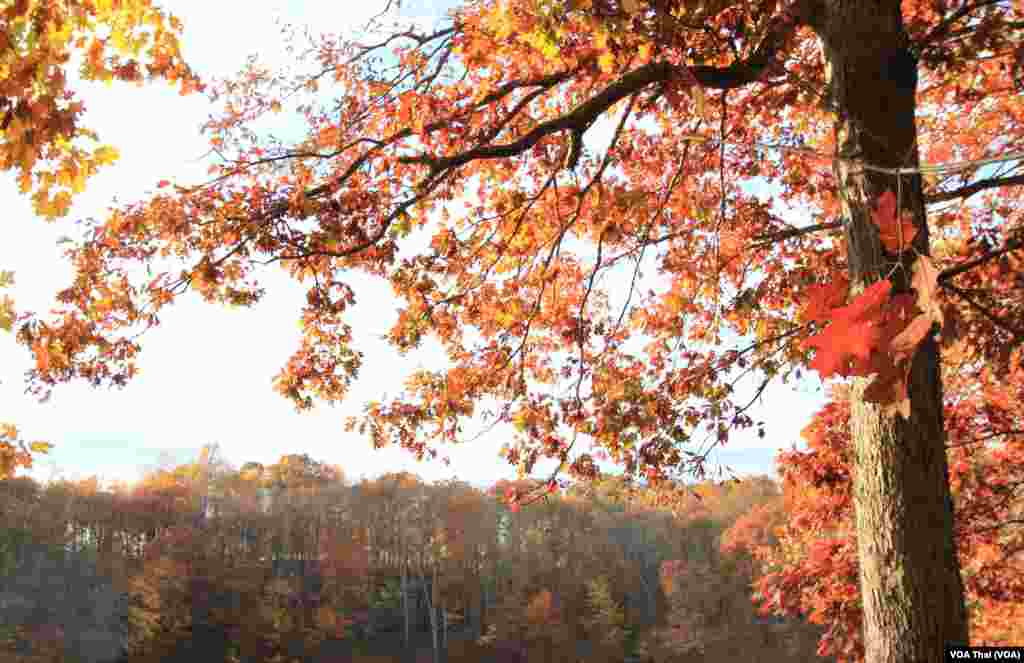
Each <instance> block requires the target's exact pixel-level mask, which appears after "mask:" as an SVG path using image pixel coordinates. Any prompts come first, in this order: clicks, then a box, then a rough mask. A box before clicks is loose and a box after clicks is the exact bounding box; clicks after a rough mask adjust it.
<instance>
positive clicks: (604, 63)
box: [597, 51, 615, 74]
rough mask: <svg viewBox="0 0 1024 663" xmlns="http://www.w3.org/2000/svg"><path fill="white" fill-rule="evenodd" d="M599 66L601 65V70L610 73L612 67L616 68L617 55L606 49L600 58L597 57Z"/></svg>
mask: <svg viewBox="0 0 1024 663" xmlns="http://www.w3.org/2000/svg"><path fill="white" fill-rule="evenodd" d="M597 66H598V67H600V68H601V71H603V72H604V73H606V74H610V73H611V71H612V69H614V68H615V56H614V55H612V54H611V53H609V52H608V51H605V52H604V53H602V54H601V56H600V57H599V58H597Z"/></svg>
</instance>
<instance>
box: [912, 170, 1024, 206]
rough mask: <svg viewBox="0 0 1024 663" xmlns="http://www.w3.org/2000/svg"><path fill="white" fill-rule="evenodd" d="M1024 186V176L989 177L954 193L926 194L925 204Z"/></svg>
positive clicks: (955, 190)
mask: <svg viewBox="0 0 1024 663" xmlns="http://www.w3.org/2000/svg"><path fill="white" fill-rule="evenodd" d="M1021 185H1024V175H1012V176H1010V177H989V178H987V179H984V180H978V181H977V182H972V183H971V184H968V185H966V186H962V187H960V188H959V189H953V190H952V191H940V192H938V193H932V194H926V195H925V202H927V203H941V202H945V201H947V200H954V199H956V198H967V197H969V196H973V195H974V194H976V193H978V192H979V191H984V190H985V189H995V188H998V187H1003V186H1021Z"/></svg>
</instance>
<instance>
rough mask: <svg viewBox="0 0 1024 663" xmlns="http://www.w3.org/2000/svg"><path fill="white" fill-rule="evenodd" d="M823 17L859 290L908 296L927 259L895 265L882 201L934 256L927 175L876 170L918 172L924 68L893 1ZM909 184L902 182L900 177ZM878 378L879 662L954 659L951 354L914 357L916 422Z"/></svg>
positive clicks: (868, 473)
mask: <svg viewBox="0 0 1024 663" xmlns="http://www.w3.org/2000/svg"><path fill="white" fill-rule="evenodd" d="M824 6H825V7H826V11H824V12H823V15H822V16H820V17H816V18H815V19H812V22H813V23H814V25H813V27H814V29H815V32H816V33H817V35H818V37H819V39H820V40H821V43H822V49H823V54H824V57H825V62H826V67H827V73H828V77H829V81H830V90H829V92H830V97H831V103H832V104H833V105H834V107H833V110H834V111H835V113H836V122H837V129H838V134H837V138H838V140H837V145H838V148H839V151H840V155H841V156H844V157H851V158H856V159H857V160H858V162H859V163H851V162H849V161H838V160H837V161H836V162H834V163H835V164H836V165H835V175H836V184H837V188H838V191H839V194H840V197H841V199H842V208H843V214H844V218H845V220H846V223H847V226H846V239H847V248H848V258H849V270H850V276H851V282H852V283H853V287H854V289H855V290H856V291H859V290H861V289H863V288H864V287H865V286H866V285H867V284H869V283H870V282H872V281H874V280H875V279H877V278H878V277H879V274H881V275H882V276H883V277H884V276H888V275H891V278H892V280H893V293H898V292H908V291H909V289H910V278H909V276H910V273H911V272H910V269H911V266H912V264H913V260H914V256H915V252H914V251H909V252H908V253H909V256H908V257H907V258H906V259H905V261H904V264H903V265H902V267H901V266H899V265H894V264H893V262H892V259H888V260H887V259H886V258H885V257H884V256H883V254H882V250H881V247H880V243H879V240H878V234H877V231H876V227H875V226H874V224H873V222H872V221H871V212H872V204H873V202H874V201H876V200H877V199H878V197H879V195H880V194H882V193H883V192H884V191H887V190H888V191H893V192H894V193H897V194H898V197H899V199H900V200H899V207H900V209H901V210H902V211H907V212H911V213H912V214H913V218H914V224H915V225H916V226H917V227H918V228H919V232H918V234H917V235H916V237H915V240H914V243H913V248H914V249H916V252H917V254H920V255H928V232H927V224H926V223H925V207H924V199H923V196H922V185H921V176H920V175H919V174H917V173H912V174H899V175H897V174H895V173H887V172H880V171H876V170H870V169H867V168H865V167H864V166H863V164H865V163H866V164H873V165H877V166H882V167H885V168H899V167H909V168H915V167H917V165H918V147H917V142H916V140H917V136H916V125H915V119H914V113H915V103H916V102H915V90H916V86H917V62H916V60H915V59H914V57H913V56H912V54H911V52H910V51H909V50H908V38H907V35H906V32H905V30H904V26H903V23H902V17H901V15H900V3H899V2H895V1H893V0H825V2H824ZM897 178H898V179H897ZM868 382H869V380H867V379H864V378H858V379H856V380H855V382H854V385H853V387H852V390H851V399H852V400H851V407H852V416H851V435H852V444H853V449H854V452H855V468H856V471H855V478H854V504H855V507H856V527H857V541H858V555H859V562H860V583H861V594H862V599H863V609H864V642H865V648H866V657H865V660H866V661H867V663H883V662H884V663H912V662H914V663H918V662H920V663H924V662H926V661H939V660H942V657H943V656H944V654H943V647H944V645H945V644H946V643H948V642H966V641H967V616H966V611H965V607H964V593H963V584H962V581H961V578H960V565H959V561H958V559H957V553H956V546H955V543H954V539H953V502H952V497H951V495H950V490H949V477H948V466H947V461H946V450H945V432H944V427H943V414H942V384H941V379H940V371H939V352H938V347H937V345H936V343H935V342H934V340H932V339H929V340H928V341H927V342H926V343H924V344H923V345H922V346H921V347H920V348H919V349H918V351H917V354H916V355H915V356H914V358H913V361H912V365H911V372H910V379H909V384H908V394H909V397H910V410H911V411H910V419H909V420H906V419H903V417H902V416H900V415H898V414H895V415H888V414H886V413H885V412H884V411H883V410H882V408H881V407H879V406H878V405H875V404H873V403H869V402H866V400H865V399H864V390H865V388H866V386H867V384H868Z"/></svg>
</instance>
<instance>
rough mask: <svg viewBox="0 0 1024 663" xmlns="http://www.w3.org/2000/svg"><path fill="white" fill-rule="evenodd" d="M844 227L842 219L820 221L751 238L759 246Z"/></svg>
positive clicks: (755, 245)
mask: <svg viewBox="0 0 1024 663" xmlns="http://www.w3.org/2000/svg"><path fill="white" fill-rule="evenodd" d="M842 227H843V222H842V221H833V222H831V223H818V224H815V225H813V226H805V227H803V228H788V229H786V230H780V231H779V232H777V233H768V234H765V235H755V236H754V237H752V238H751V239H755V240H757V244H754V248H756V247H758V246H764V245H766V244H774V243H775V242H781V241H782V240H784V239H792V238H794V237H800V236H801V235H808V234H810V233H815V232H818V231H820V230H833V229H835V228H842Z"/></svg>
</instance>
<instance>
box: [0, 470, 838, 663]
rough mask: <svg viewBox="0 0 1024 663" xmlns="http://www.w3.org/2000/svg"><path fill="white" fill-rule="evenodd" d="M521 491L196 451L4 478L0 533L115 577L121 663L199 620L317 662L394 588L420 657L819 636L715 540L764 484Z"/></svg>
mask: <svg viewBox="0 0 1024 663" xmlns="http://www.w3.org/2000/svg"><path fill="white" fill-rule="evenodd" d="M534 487H536V485H535V484H532V483H531V482H529V481H521V482H499V483H498V484H496V485H494V486H492V487H491V488H490V489H489V490H480V489H478V488H475V487H473V486H471V485H469V484H467V483H464V482H459V481H445V482H438V483H433V484H428V483H425V482H423V481H421V480H420V479H419V478H418V477H416V476H414V475H411V474H406V473H397V474H388V475H384V476H382V477H380V478H378V479H375V480H364V481H361V482H358V483H352V482H349V481H347V480H346V478H345V475H344V472H343V471H342V469H341V468H339V467H336V466H330V465H327V464H324V463H320V462H317V461H314V460H313V459H311V458H310V457H309V456H307V455H296V454H293V455H287V456H283V457H282V458H281V459H280V460H279V461H278V462H277V463H275V464H273V465H270V466H266V467H264V466H261V465H259V464H256V463H247V464H245V465H243V466H242V467H241V468H238V469H235V468H232V467H229V466H227V465H226V464H223V463H220V462H218V461H216V460H215V459H212V460H211V459H210V458H204V459H203V462H196V463H189V464H185V465H180V466H177V467H171V468H163V469H159V470H155V471H153V472H150V473H148V474H147V475H146V476H144V477H142V478H141V480H140V481H138V482H137V483H135V484H134V485H131V486H115V487H114V488H113V490H110V491H102V490H100V489H99V487H98V484H97V482H96V480H95V479H93V480H87V481H78V482H72V481H57V482H52V483H50V484H48V485H46V486H40V485H38V484H36V483H34V482H33V481H31V480H30V479H26V478H17V479H11V480H7V481H4V482H2V484H0V499H2V500H3V509H4V511H5V513H8V514H11V515H10V517H9V518H8V519H7V521H6V523H5V524H6V526H7V528H8V530H9V531H20V532H28V533H30V535H31V538H32V539H33V540H36V541H46V542H49V543H52V544H53V545H55V546H63V547H65V548H66V549H68V550H72V551H75V552H77V553H81V552H87V553H90V554H93V555H95V556H96V558H97V559H98V560H100V563H101V564H102V565H103V568H105V569H107V570H108V571H109V572H110V573H111V574H113V575H115V576H116V577H118V578H123V579H124V580H125V581H126V582H125V587H126V591H127V592H128V594H129V599H130V600H129V606H130V607H129V626H130V628H129V637H128V642H127V649H128V652H127V653H128V654H129V656H130V658H131V660H132V661H149V660H152V661H157V660H171V659H172V658H173V657H174V656H175V655H176V652H180V650H181V646H182V642H183V641H185V640H189V641H193V642H194V641H196V639H197V638H199V637H200V636H199V629H200V628H202V629H208V628H210V627H211V626H218V627H220V628H221V629H222V630H223V631H224V632H226V633H228V634H229V640H230V645H229V646H228V652H227V656H226V658H227V659H228V660H237V661H241V660H247V659H248V660H261V661H281V662H284V661H291V660H304V659H305V658H306V657H311V658H310V659H309V660H316V653H317V651H318V650H319V649H321V648H322V647H323V646H324V643H325V642H327V641H329V640H338V639H348V640H350V641H351V640H353V639H354V638H355V636H356V635H357V634H359V633H366V632H367V631H368V630H372V628H370V629H368V628H366V627H367V626H372V625H367V624H365V623H363V622H364V621H365V620H367V619H369V618H370V617H369V616H370V615H372V614H374V612H373V610H374V609H375V608H379V607H380V606H381V605H382V596H383V594H384V593H385V592H386V589H387V588H395V586H396V585H397V586H399V587H405V588H407V589H408V588H412V587H419V588H421V589H422V588H428V589H427V591H426V592H425V595H424V596H423V597H422V598H423V599H424V600H425V602H426V604H427V608H428V610H427V614H428V615H429V619H428V628H429V632H430V636H429V640H430V642H431V643H432V648H433V649H434V653H435V656H436V660H442V659H446V660H449V661H455V660H467V661H468V660H473V661H476V660H492V659H494V660H497V659H498V658H501V657H505V658H504V660H517V659H522V660H530V661H545V660H551V661H556V660H557V661H567V660H568V661H572V660H576V658H577V657H578V656H580V655H581V652H585V656H586V657H587V660H609V661H612V660H614V661H622V660H624V658H625V659H627V660H628V657H633V659H632V660H656V661H670V660H686V659H687V658H693V657H698V658H700V657H704V656H715V657H716V659H717V657H718V656H733V655H752V654H753V653H755V652H756V653H757V656H758V659H759V660H772V659H773V658H774V659H777V660H789V661H791V660H799V659H806V660H811V659H813V658H814V657H815V656H814V650H815V643H816V640H817V638H818V637H819V635H820V629H817V628H815V627H812V626H810V625H808V624H805V623H803V622H801V621H799V620H793V621H792V622H786V623H782V624H778V625H766V624H765V620H764V619H762V618H759V616H758V615H757V614H756V612H755V608H754V606H753V605H752V604H751V589H750V587H751V583H752V582H753V581H754V580H756V578H757V576H758V573H759V570H758V564H757V563H756V562H755V561H754V559H753V557H751V555H750V554H749V553H748V552H747V551H746V549H745V548H743V547H742V546H739V547H738V546H736V545H733V546H732V547H731V548H730V549H729V552H723V550H722V547H721V542H722V540H723V537H722V535H723V534H724V533H726V532H727V531H728V530H729V528H730V526H731V525H732V524H733V523H735V522H736V521H737V519H740V518H741V516H745V515H747V514H750V513H751V512H752V510H755V511H756V512H757V513H758V514H761V517H760V518H759V521H758V522H764V523H767V525H765V526H763V527H761V529H760V530H757V531H758V532H760V535H759V536H754V535H752V534H751V528H750V525H749V521H750V517H749V515H747V517H746V520H744V521H742V522H745V523H746V525H744V527H745V529H744V530H743V533H742V537H743V538H744V540H745V541H748V542H751V545H762V544H763V545H772V544H773V543H774V542H775V541H774V534H773V533H772V530H773V528H774V527H775V526H777V525H780V524H782V522H783V521H784V518H785V512H784V509H783V508H782V507H783V500H784V497H783V495H782V494H781V491H780V488H779V486H778V485H777V484H776V483H775V482H773V481H772V480H770V479H768V478H766V477H757V478H750V479H745V480H743V481H742V482H730V483H725V484H714V483H711V482H707V483H704V484H699V485H695V486H682V485H675V484H668V483H663V484H662V485H660V486H659V487H658V488H653V487H650V486H644V485H637V484H634V483H631V482H629V481H627V480H624V479H623V478H622V477H620V476H611V477H606V478H603V479H602V480H600V481H598V482H596V483H594V484H591V485H571V486H569V487H567V488H565V489H558V490H554V491H552V492H549V494H548V495H547V496H546V498H545V499H544V500H542V501H540V502H538V503H536V504H534V505H531V506H529V507H525V508H522V509H516V510H513V509H509V508H508V507H507V506H506V504H505V503H504V501H503V500H502V499H500V498H501V496H502V495H505V494H507V492H508V491H509V490H510V489H520V490H523V489H529V488H534ZM754 529H755V530H756V529H757V528H754ZM726 538H727V539H728V540H730V541H732V540H734V539H736V535H733V536H732V537H731V539H730V538H729V537H728V536H727V537H726ZM283 559H289V560H308V561H309V568H310V569H313V568H315V569H316V572H317V574H318V576H319V578H318V582H317V583H316V584H315V587H311V585H310V583H308V582H307V581H306V579H304V578H303V577H280V574H275V573H274V568H273V567H274V566H275V565H276V564H277V563H278V562H277V560H283ZM398 594H399V597H397V598H396V597H394V596H392V598H391V605H393V606H394V607H395V610H397V611H398V614H404V615H405V619H404V620H402V622H403V623H402V624H401V628H400V630H401V631H402V632H401V633H400V634H396V635H397V636H398V637H400V639H401V640H403V641H404V642H406V643H409V642H410V641H411V639H412V638H413V636H414V634H412V633H410V630H411V629H415V627H416V624H415V623H414V622H415V620H414V619H410V618H409V614H410V611H411V610H413V609H414V606H411V605H409V601H410V600H411V599H410V598H409V597H410V596H412V592H410V591H404V592H402V591H400V592H398ZM218 597H220V598H218ZM378 612H379V611H378ZM452 632H461V633H462V634H463V637H461V638H452V637H450V636H451V633H452ZM467 636H468V637H467ZM581 643H584V644H585V646H584V647H583V648H582V649H581ZM296 652H302V653H301V655H297V654H296ZM253 657H256V658H253ZM12 660H14V659H12Z"/></svg>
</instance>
